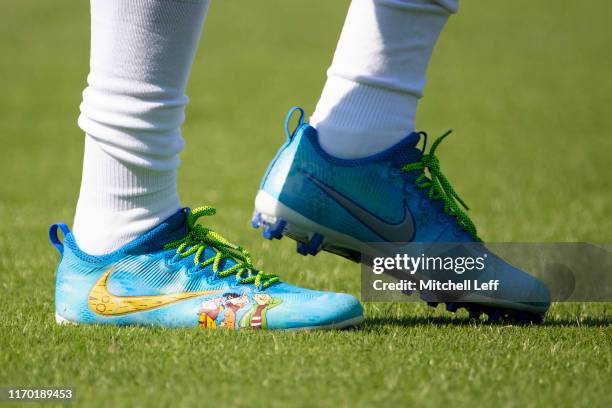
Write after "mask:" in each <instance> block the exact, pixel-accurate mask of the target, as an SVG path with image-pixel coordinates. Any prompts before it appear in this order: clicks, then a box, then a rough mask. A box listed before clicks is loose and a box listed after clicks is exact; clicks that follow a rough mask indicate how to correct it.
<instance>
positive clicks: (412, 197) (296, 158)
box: [252, 107, 550, 322]
mask: <svg viewBox="0 0 612 408" xmlns="http://www.w3.org/2000/svg"><path fill="white" fill-rule="evenodd" d="M295 112H299V114H300V118H299V123H298V126H297V127H296V129H295V130H294V131H291V130H290V129H289V122H290V120H291V118H292V115H293V114H294V113H295ZM303 119H304V111H303V110H302V109H301V108H297V107H296V108H293V109H291V110H290V111H289V114H288V115H287V119H286V123H285V128H286V132H287V141H286V142H285V144H283V146H282V147H281V148H280V150H279V152H278V153H277V155H276V157H275V158H274V159H273V160H272V163H271V164H270V166H269V167H268V170H267V171H266V173H265V175H264V177H263V180H262V182H261V185H260V189H259V192H258V193H257V197H256V200H255V212H254V216H253V221H252V222H253V226H254V227H256V228H259V227H261V228H263V235H264V237H265V238H267V239H273V238H280V237H281V236H283V235H286V236H289V237H291V238H293V239H295V240H296V241H298V245H297V250H298V252H299V253H300V254H303V255H308V254H310V255H315V254H317V253H318V252H319V251H321V250H324V251H328V252H332V253H335V254H338V255H341V256H343V257H346V258H349V259H351V260H353V261H356V262H359V261H360V259H361V250H362V249H363V248H364V245H368V244H370V243H371V244H377V243H389V242H394V243H408V242H415V243H434V242H435V243H466V244H467V245H468V246H470V243H472V244H471V245H472V246H473V245H476V246H480V247H482V249H483V250H484V251H487V256H488V264H490V265H492V266H493V268H492V270H494V273H493V275H494V276H490V277H494V278H496V279H500V280H501V281H502V282H505V285H504V287H503V289H502V290H500V291H499V292H496V293H494V294H489V296H488V297H486V296H485V297H482V296H480V297H478V296H471V295H474V294H470V295H469V296H467V297H465V298H463V299H457V300H456V302H449V303H448V304H447V309H448V310H449V311H456V310H457V309H459V308H467V309H468V311H469V312H470V316H471V317H474V318H476V317H479V316H480V314H481V313H485V314H487V315H488V316H489V319H490V320H491V321H497V320H500V319H501V320H513V321H521V322H522V321H525V322H540V321H541V320H542V317H543V315H544V313H545V312H546V311H547V310H548V307H549V305H550V292H549V290H548V288H547V287H546V285H544V284H543V283H542V282H540V281H539V280H537V279H536V278H534V277H532V276H531V275H529V274H527V273H525V272H523V271H521V270H519V269H517V268H515V267H513V266H511V265H509V264H508V263H506V262H505V261H503V260H502V259H501V258H499V257H497V256H495V255H494V254H492V253H491V252H489V251H488V250H486V248H485V247H484V245H482V244H481V243H480V242H481V241H480V238H479V237H478V234H477V231H476V227H475V226H474V224H473V223H472V221H471V220H470V218H469V217H468V216H467V214H466V213H465V212H464V210H463V209H462V208H461V206H462V207H465V208H466V209H467V206H465V204H464V203H463V201H462V200H461V199H460V198H459V197H458V196H457V194H456V193H455V192H454V190H453V189H452V187H451V185H450V183H449V182H448V180H447V179H446V178H445V177H444V175H443V174H442V173H441V172H440V166H439V161H438V158H437V157H436V155H435V151H436V149H437V148H438V146H439V144H440V142H441V141H442V140H443V139H444V138H445V137H446V136H447V135H448V134H449V133H450V132H448V133H447V134H445V135H444V136H442V137H441V138H439V139H438V140H436V141H435V142H434V144H433V146H432V147H431V149H430V150H429V152H428V153H426V152H425V147H426V144H427V135H426V134H425V133H423V132H420V133H411V134H410V135H408V136H407V137H406V138H405V139H403V140H402V141H400V142H399V143H397V144H396V145H394V146H392V147H390V148H389V149H387V150H385V151H383V152H381V153H378V154H375V155H372V156H369V157H365V158H361V159H353V160H346V159H339V158H337V157H334V156H331V155H329V154H327V153H326V152H325V151H324V150H323V149H322V148H321V146H320V145H319V139H318V135H317V131H316V129H314V128H313V127H312V126H310V125H308V124H307V123H304V121H303ZM421 139H423V140H424V146H423V148H422V149H419V148H418V147H417V145H418V144H419V142H420V140H421ZM479 278H481V279H483V278H487V276H479ZM421 297H422V298H423V299H424V300H426V301H428V303H429V304H430V305H431V306H434V307H435V305H437V303H438V302H435V301H432V299H430V298H428V294H426V293H423V292H422V293H421Z"/></svg>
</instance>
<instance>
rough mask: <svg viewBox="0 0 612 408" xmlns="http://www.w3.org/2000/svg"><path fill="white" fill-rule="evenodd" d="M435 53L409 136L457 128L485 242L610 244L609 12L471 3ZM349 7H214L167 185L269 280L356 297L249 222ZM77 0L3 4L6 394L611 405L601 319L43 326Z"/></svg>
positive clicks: (401, 312)
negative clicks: (287, 125)
mask: <svg viewBox="0 0 612 408" xmlns="http://www.w3.org/2000/svg"><path fill="white" fill-rule="evenodd" d="M463 3H464V4H463V8H462V10H461V13H460V14H459V15H457V16H455V17H453V18H452V20H451V22H450V23H449V25H448V29H447V30H446V31H445V32H444V34H443V36H442V38H441V41H440V44H439V47H438V48H437V49H436V51H435V54H434V57H433V61H432V66H431V70H430V75H429V84H428V86H427V88H426V97H425V99H424V100H423V102H422V103H421V106H420V108H419V126H421V127H422V128H424V129H426V130H428V131H430V132H432V133H433V134H434V135H437V134H440V133H441V132H443V131H444V130H446V129H447V128H449V127H453V128H454V129H455V134H454V135H452V136H451V138H450V139H449V140H448V141H447V142H445V143H444V145H443V146H442V147H441V149H440V151H439V156H440V157H441V160H442V166H443V170H444V172H445V173H446V174H447V175H448V176H449V178H450V179H451V181H452V182H453V184H454V186H455V187H456V189H457V191H458V192H459V193H460V195H461V196H462V197H463V198H465V199H466V200H467V202H468V204H470V205H471V207H472V211H471V212H470V215H471V216H472V217H473V219H474V221H475V222H476V224H477V225H478V226H479V230H480V234H481V236H482V237H484V238H485V239H486V240H489V241H523V242H524V241H574V240H582V241H587V240H594V241H610V240H611V239H612V232H611V231H612V205H611V198H612V193H611V191H612V182H611V180H612V178H611V177H610V176H611V172H610V156H611V153H610V152H611V151H612V138H610V131H611V130H612V116H611V115H610V114H609V109H610V106H611V105H612V75H610V73H611V72H612V53H610V52H609V47H610V37H611V36H612V30H611V29H610V28H609V27H610V24H609V21H610V19H611V17H612V11H611V10H612V7H610V5H609V2H608V1H606V0H597V1H596V0H590V1H588V2H569V1H552V0H546V1H545V0H542V1H531V0H513V1H506V2H501V1H496V2H493V1H486V2H485V1H469V2H468V1H464V2H463ZM347 4H348V2H347V1H339V0H335V1H329V0H311V1H308V2H305V1H302V2H298V1H288V0H283V1H281V0H273V1H272V0H269V1H261V2H250V1H245V0H242V1H225V0H223V1H215V2H213V4H212V6H211V10H210V14H209V17H210V18H209V20H208V23H207V26H206V30H205V33H204V38H203V42H202V47H201V49H200V51H199V53H198V56H197V60H196V62H195V65H194V72H193V76H192V80H191V83H190V87H189V95H190V97H191V100H192V102H191V104H190V105H189V108H188V119H187V123H186V124H185V126H184V134H185V138H186V140H187V150H186V151H185V153H184V154H183V166H182V169H181V174H180V193H181V196H182V199H183V202H184V203H185V204H188V205H200V204H209V205H213V206H215V207H217V208H218V209H219V213H218V215H217V216H216V217H215V218H214V219H213V221H212V222H211V224H212V226H213V227H215V228H217V229H218V230H220V231H222V232H223V233H224V235H226V236H228V237H230V238H232V239H233V240H235V241H239V242H241V243H242V244H243V245H245V246H246V247H248V248H250V250H251V252H252V253H253V254H256V256H257V257H258V259H259V262H261V263H260V265H263V266H264V267H265V270H266V271H270V272H274V273H279V274H281V275H282V276H283V277H284V278H285V279H286V280H288V281H292V282H295V283H298V284H302V285H306V286H310V287H316V288H321V289H323V288H324V289H331V290H341V291H348V292H351V293H355V294H358V293H359V267H358V266H357V265H356V264H352V263H350V262H348V261H343V260H340V259H337V258H335V257H333V256H331V255H328V254H323V255H320V256H317V257H315V258H313V257H309V258H304V257H300V256H297V255H295V254H294V244H293V243H292V242H290V241H289V240H283V241H280V242H278V241H277V242H273V243H270V242H267V241H264V240H262V239H261V238H260V237H259V234H258V232H256V231H254V230H251V229H250V228H249V218H250V214H251V211H252V202H253V197H254V194H255V192H256V190H257V186H258V183H259V177H260V175H261V174H262V172H263V170H264V169H265V167H266V166H267V163H268V161H269V160H270V158H271V157H272V155H273V154H274V152H275V150H276V148H277V147H278V145H279V144H280V143H281V141H282V140H283V137H284V136H283V134H282V119H283V116H284V113H285V111H286V109H287V108H288V107H289V106H291V105H292V104H297V103H299V104H301V105H303V106H304V107H306V108H307V109H308V110H309V111H312V108H313V107H314V105H315V103H316V100H317V97H318V95H319V92H320V90H321V87H322V85H323V82H324V80H325V69H326V66H327V65H328V64H329V61H330V59H331V55H332V53H333V49H334V47H335V40H336V38H337V36H338V34H339V30H340V28H341V24H342V21H343V18H344V14H345V11H346V7H347ZM88 24H89V18H88V10H87V2H86V1H79V2H77V1H74V0H73V1H68V0H54V1H52V2H51V1H49V2H42V1H39V0H20V1H12V2H7V3H6V4H3V5H2V11H1V12H0V50H1V51H2V52H1V54H0V55H1V56H0V84H1V86H2V87H1V90H2V94H1V95H2V97H1V98H0V137H1V140H2V145H1V146H2V152H3V153H4V154H3V156H2V160H1V161H0V171H1V173H0V174H2V175H3V176H4V182H3V183H2V184H1V185H0V278H1V279H0V287H1V297H0V310H1V311H2V312H1V313H2V314H1V315H0V316H1V319H0V386H8V385H13V386H14V385H30V386H36V385H38V386H51V385H67V386H73V387H76V389H77V393H78V401H79V402H80V403H81V404H83V405H85V404H91V405H93V406H151V405H165V406H168V405H170V404H175V403H178V404H181V405H186V404H191V405H207V406H213V404H223V406H229V405H230V404H235V405H239V406H250V405H268V406H288V405H298V406H312V405H324V404H326V405H340V406H354V405H362V406H371V405H375V404H376V405H380V406H392V404H397V405H410V404H414V405H419V406H427V405H442V404H445V405H447V406H474V405H476V406H479V405H486V406H578V405H579V406H589V407H595V406H602V407H603V406H611V404H612V400H611V398H610V395H611V394H610V389H612V380H611V378H612V374H611V373H612V328H611V322H612V308H611V307H610V305H609V304H608V305H606V304H598V305H597V304H582V305H578V304H571V305H554V307H553V308H552V310H551V312H550V313H549V315H548V318H547V320H546V324H545V325H543V326H541V327H517V326H489V325H478V324H470V323H466V320H465V318H466V315H465V314H459V315H458V316H455V315H451V314H447V313H445V312H442V311H441V310H436V311H434V310H432V309H429V308H427V307H425V306H424V305H421V304H384V303H381V304H368V305H366V316H367V319H366V322H365V325H364V327H363V328H362V329H361V330H353V331H345V332H325V333H269V332H268V333H266V332H264V333H239V334H229V333H224V332H204V331H199V330H173V331H169V330H161V329H147V328H123V329H119V328H112V327H67V328H59V327H56V326H55V324H54V321H53V281H54V273H53V271H54V267H55V264H56V261H57V255H56V253H55V251H54V250H53V249H52V247H51V246H50V245H49V244H48V243H47V241H46V228H47V226H48V225H49V224H50V223H51V222H54V221H57V220H66V221H70V220H71V218H72V215H73V210H74V206H75V201H76V198H77V194H78V188H79V179H80V168H81V153H82V148H83V137H82V134H81V132H80V130H79V129H78V128H77V126H76V117H77V114H78V105H79V102H80V93H81V91H82V89H83V87H84V84H85V78H86V74H87V67H88V43H89V38H88V37H89V32H88Z"/></svg>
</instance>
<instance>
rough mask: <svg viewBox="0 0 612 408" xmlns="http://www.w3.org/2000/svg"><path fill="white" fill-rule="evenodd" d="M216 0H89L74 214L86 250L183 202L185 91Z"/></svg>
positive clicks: (114, 241)
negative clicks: (179, 176)
mask: <svg viewBox="0 0 612 408" xmlns="http://www.w3.org/2000/svg"><path fill="white" fill-rule="evenodd" d="M207 8H208V0H91V61H90V73H89V76H88V78H87V82H88V87H87V88H86V89H85V91H84V92H83V103H82V104H81V116H80V117H79V126H80V127H81V129H83V131H85V133H86V140H85V155H84V161H83V178H82V182H81V192H80V195H79V201H78V204H77V210H76V215H75V219H74V228H73V230H74V231H73V232H74V235H75V238H76V240H77V243H78V244H79V246H80V247H81V249H82V250H84V251H85V252H87V253H90V254H92V255H101V254H105V253H109V252H111V251H113V250H115V249H117V248H119V247H121V246H123V245H124V244H126V243H128V242H129V241H132V240H133V239H135V238H136V237H138V236H139V235H141V234H142V233H144V232H146V231H148V230H149V229H151V228H153V227H155V226H156V225H157V224H159V223H160V222H161V221H163V220H164V219H166V218H168V217H169V216H171V215H172V214H173V213H175V212H176V211H178V210H179V209H180V207H181V204H180V201H179V198H178V194H177V191H176V172H177V168H178V165H179V157H178V155H179V153H180V152H181V150H182V149H183V145H184V141H183V138H182V137H181V132H180V125H181V124H182V122H183V120H184V118H185V113H184V111H185V105H186V104H187V102H188V98H187V96H186V95H185V88H186V86H187V80H188V76H189V73H190V71H191V65H192V62H193V58H194V55H195V51H196V48H197V46H198V42H199V38H200V34H201V32H202V27H203V22H204V18H205V16H206V11H207Z"/></svg>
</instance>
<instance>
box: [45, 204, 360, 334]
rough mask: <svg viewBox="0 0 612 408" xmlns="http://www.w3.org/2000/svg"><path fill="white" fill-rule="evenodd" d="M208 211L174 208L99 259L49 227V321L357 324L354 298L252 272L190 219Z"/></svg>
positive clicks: (237, 251)
mask: <svg viewBox="0 0 612 408" xmlns="http://www.w3.org/2000/svg"><path fill="white" fill-rule="evenodd" d="M214 212H215V211H214V209H213V208H210V207H200V208H197V209H195V210H193V212H191V211H190V210H189V209H184V210H181V211H179V212H178V213H176V214H175V215H173V216H172V217H170V218H168V219H167V220H166V221H164V222H163V223H161V224H160V225H159V226H157V227H156V228H154V229H153V230H151V231H149V232H148V233H146V234H144V235H142V236H141V237H140V238H138V239H136V240H135V241H133V242H131V243H129V244H127V245H125V246H124V247H122V248H120V249H118V250H117V251H115V252H113V253H111V254H108V255H103V256H92V255H88V254H86V253H84V252H82V251H81V250H80V249H79V248H78V246H77V244H76V242H75V240H74V237H73V235H72V233H71V232H70V230H69V229H68V227H67V226H66V225H65V224H54V225H52V226H51V228H50V229H49V237H50V240H51V242H52V243H53V245H54V246H55V247H56V248H57V249H58V251H59V252H60V254H61V261H60V263H59V266H58V268H57V279H56V290H55V310H56V315H55V316H56V321H57V322H58V323H62V324H64V323H65V324H70V323H76V324H114V325H155V326H163V327H198V326H199V327H202V328H227V329H232V330H235V329H341V328H345V327H349V326H354V325H358V324H359V323H361V321H362V320H363V309H362V307H361V304H360V303H359V301H358V300H357V299H356V298H355V297H353V296H351V295H347V294H342V293H331V292H319V291H314V290H309V289H303V288H300V287H297V286H292V285H289V284H287V283H283V282H281V281H280V279H279V277H278V276H276V275H271V274H266V273H263V272H262V271H258V270H257V269H256V268H255V267H254V266H253V264H252V262H251V257H250V255H249V253H248V252H247V251H246V250H245V249H243V248H242V247H240V246H237V245H234V244H232V243H230V242H229V241H227V240H226V239H225V238H223V237H222V236H220V235H219V234H218V233H216V232H214V231H212V230H210V229H208V228H206V227H204V226H202V225H199V224H197V223H196V222H197V219H198V218H199V217H201V216H203V215H213V214H214ZM60 230H61V231H62V232H63V234H64V242H63V243H62V242H61V241H60V239H59V237H58V231H60Z"/></svg>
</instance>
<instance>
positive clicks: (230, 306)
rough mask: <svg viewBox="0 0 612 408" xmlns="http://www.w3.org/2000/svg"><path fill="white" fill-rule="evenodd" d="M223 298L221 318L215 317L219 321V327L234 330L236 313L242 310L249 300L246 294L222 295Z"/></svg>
mask: <svg viewBox="0 0 612 408" xmlns="http://www.w3.org/2000/svg"><path fill="white" fill-rule="evenodd" d="M223 298H224V306H225V308H224V313H223V316H222V317H217V319H218V320H219V323H218V325H219V327H223V328H225V329H235V328H236V312H238V310H240V309H242V308H243V307H244V306H245V305H246V304H247V303H249V298H248V297H247V295H246V293H243V294H242V295H239V294H237V293H225V294H224V295H223Z"/></svg>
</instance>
